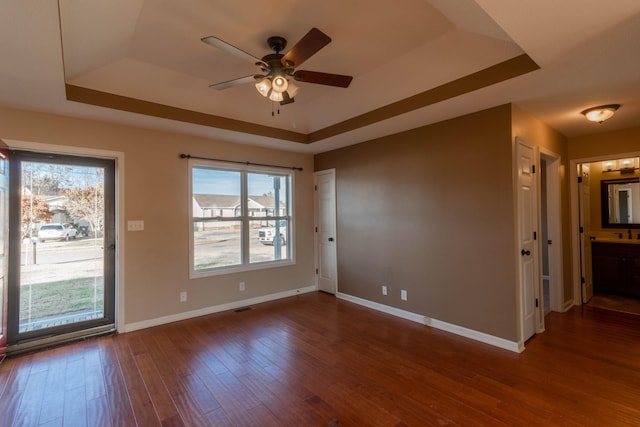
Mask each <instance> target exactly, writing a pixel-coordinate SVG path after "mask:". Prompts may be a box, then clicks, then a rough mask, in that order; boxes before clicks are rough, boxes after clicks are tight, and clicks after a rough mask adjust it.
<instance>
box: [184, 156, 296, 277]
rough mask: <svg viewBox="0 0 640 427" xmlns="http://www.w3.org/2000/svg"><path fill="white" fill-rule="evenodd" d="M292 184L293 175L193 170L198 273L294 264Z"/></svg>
mask: <svg viewBox="0 0 640 427" xmlns="http://www.w3.org/2000/svg"><path fill="white" fill-rule="evenodd" d="M291 180H292V178H291V174H289V173H266V172H257V171H251V170H226V169H221V168H217V167H213V166H195V167H193V168H192V206H191V216H192V229H193V236H192V237H193V239H192V240H193V246H192V254H193V265H192V271H196V272H206V271H215V270H216V269H224V268H229V267H239V268H242V267H247V266H249V265H251V264H256V263H268V262H281V261H287V260H290V259H291V255H290V254H291V250H290V245H289V242H290V240H291V239H290V237H291V231H292V230H291V228H292V227H291V213H290V212H291ZM245 236H246V237H245Z"/></svg>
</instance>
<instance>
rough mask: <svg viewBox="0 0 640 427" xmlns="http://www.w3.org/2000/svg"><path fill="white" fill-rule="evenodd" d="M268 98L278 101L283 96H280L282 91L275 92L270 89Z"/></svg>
mask: <svg viewBox="0 0 640 427" xmlns="http://www.w3.org/2000/svg"><path fill="white" fill-rule="evenodd" d="M269 99H270V100H272V101H274V102H280V101H282V100H283V99H284V97H283V96H282V92H276V91H275V90H272V91H271V94H270V95H269Z"/></svg>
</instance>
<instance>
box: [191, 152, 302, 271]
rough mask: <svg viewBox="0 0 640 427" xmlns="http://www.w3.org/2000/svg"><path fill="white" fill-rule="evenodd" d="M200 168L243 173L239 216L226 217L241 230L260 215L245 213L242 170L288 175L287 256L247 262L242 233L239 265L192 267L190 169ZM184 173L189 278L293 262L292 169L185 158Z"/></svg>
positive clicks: (246, 242) (245, 235)
mask: <svg viewBox="0 0 640 427" xmlns="http://www.w3.org/2000/svg"><path fill="white" fill-rule="evenodd" d="M198 167H203V168H212V169H219V170H227V171H234V172H244V173H242V174H241V185H240V200H241V204H242V215H241V216H239V217H235V218H230V219H229V220H230V221H239V222H241V224H242V227H243V230H244V229H245V227H247V226H248V223H249V222H250V221H255V220H258V219H260V218H262V217H253V216H250V215H249V209H248V196H249V195H248V194H246V192H247V182H246V176H247V175H246V173H264V172H266V173H274V174H278V175H282V174H286V175H289V177H290V181H289V182H290V184H289V186H290V189H289V203H288V207H289V215H288V218H287V219H288V220H289V229H288V230H287V231H288V235H289V239H288V241H287V251H288V254H289V258H288V259H285V260H274V261H265V262H256V263H250V262H249V255H250V253H249V233H247V232H243V233H242V244H241V248H240V250H241V252H242V257H241V258H242V261H243V263H242V264H241V265H233V266H227V267H217V268H212V269H207V270H200V271H196V270H195V269H194V260H195V253H194V230H193V169H194V168H198ZM188 168H189V170H188V172H189V192H188V197H189V201H188V205H189V279H198V278H203V277H210V276H220V275H226V274H233V273H240V272H245V271H253V270H263V269H268V268H278V267H285V266H290V265H295V263H296V261H295V253H296V251H295V221H294V218H295V213H294V206H295V201H294V199H295V187H294V186H295V174H294V173H292V172H283V171H282V169H278V168H270V167H267V166H250V165H247V166H244V165H237V166H233V165H229V164H228V163H224V162H217V161H213V160H201V159H189V161H188ZM279 219H280V217H269V220H279Z"/></svg>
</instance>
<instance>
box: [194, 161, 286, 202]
mask: <svg viewBox="0 0 640 427" xmlns="http://www.w3.org/2000/svg"><path fill="white" fill-rule="evenodd" d="M240 174H241V173H240V172H239V171H221V170H213V169H204V168H194V169H193V183H192V185H193V193H194V194H226V195H236V194H237V195H239V194H240ZM281 177H282V178H281V182H284V177H286V174H285V175H281ZM283 187H284V185H283ZM248 190H249V195H250V196H260V195H263V194H268V193H269V192H271V193H273V192H274V188H273V175H270V174H262V173H260V174H257V173H249V174H248ZM282 190H284V188H282Z"/></svg>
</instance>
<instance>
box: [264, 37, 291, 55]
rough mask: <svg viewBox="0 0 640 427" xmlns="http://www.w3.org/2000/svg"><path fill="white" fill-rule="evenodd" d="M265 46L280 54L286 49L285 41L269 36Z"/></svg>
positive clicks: (281, 38) (282, 38)
mask: <svg viewBox="0 0 640 427" xmlns="http://www.w3.org/2000/svg"><path fill="white" fill-rule="evenodd" d="M267 44H268V45H269V47H270V48H271V50H273V51H275V52H276V53H280V52H282V51H283V50H284V48H285V47H287V39H285V38H284V37H280V36H271V37H269V38H268V39H267Z"/></svg>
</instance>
